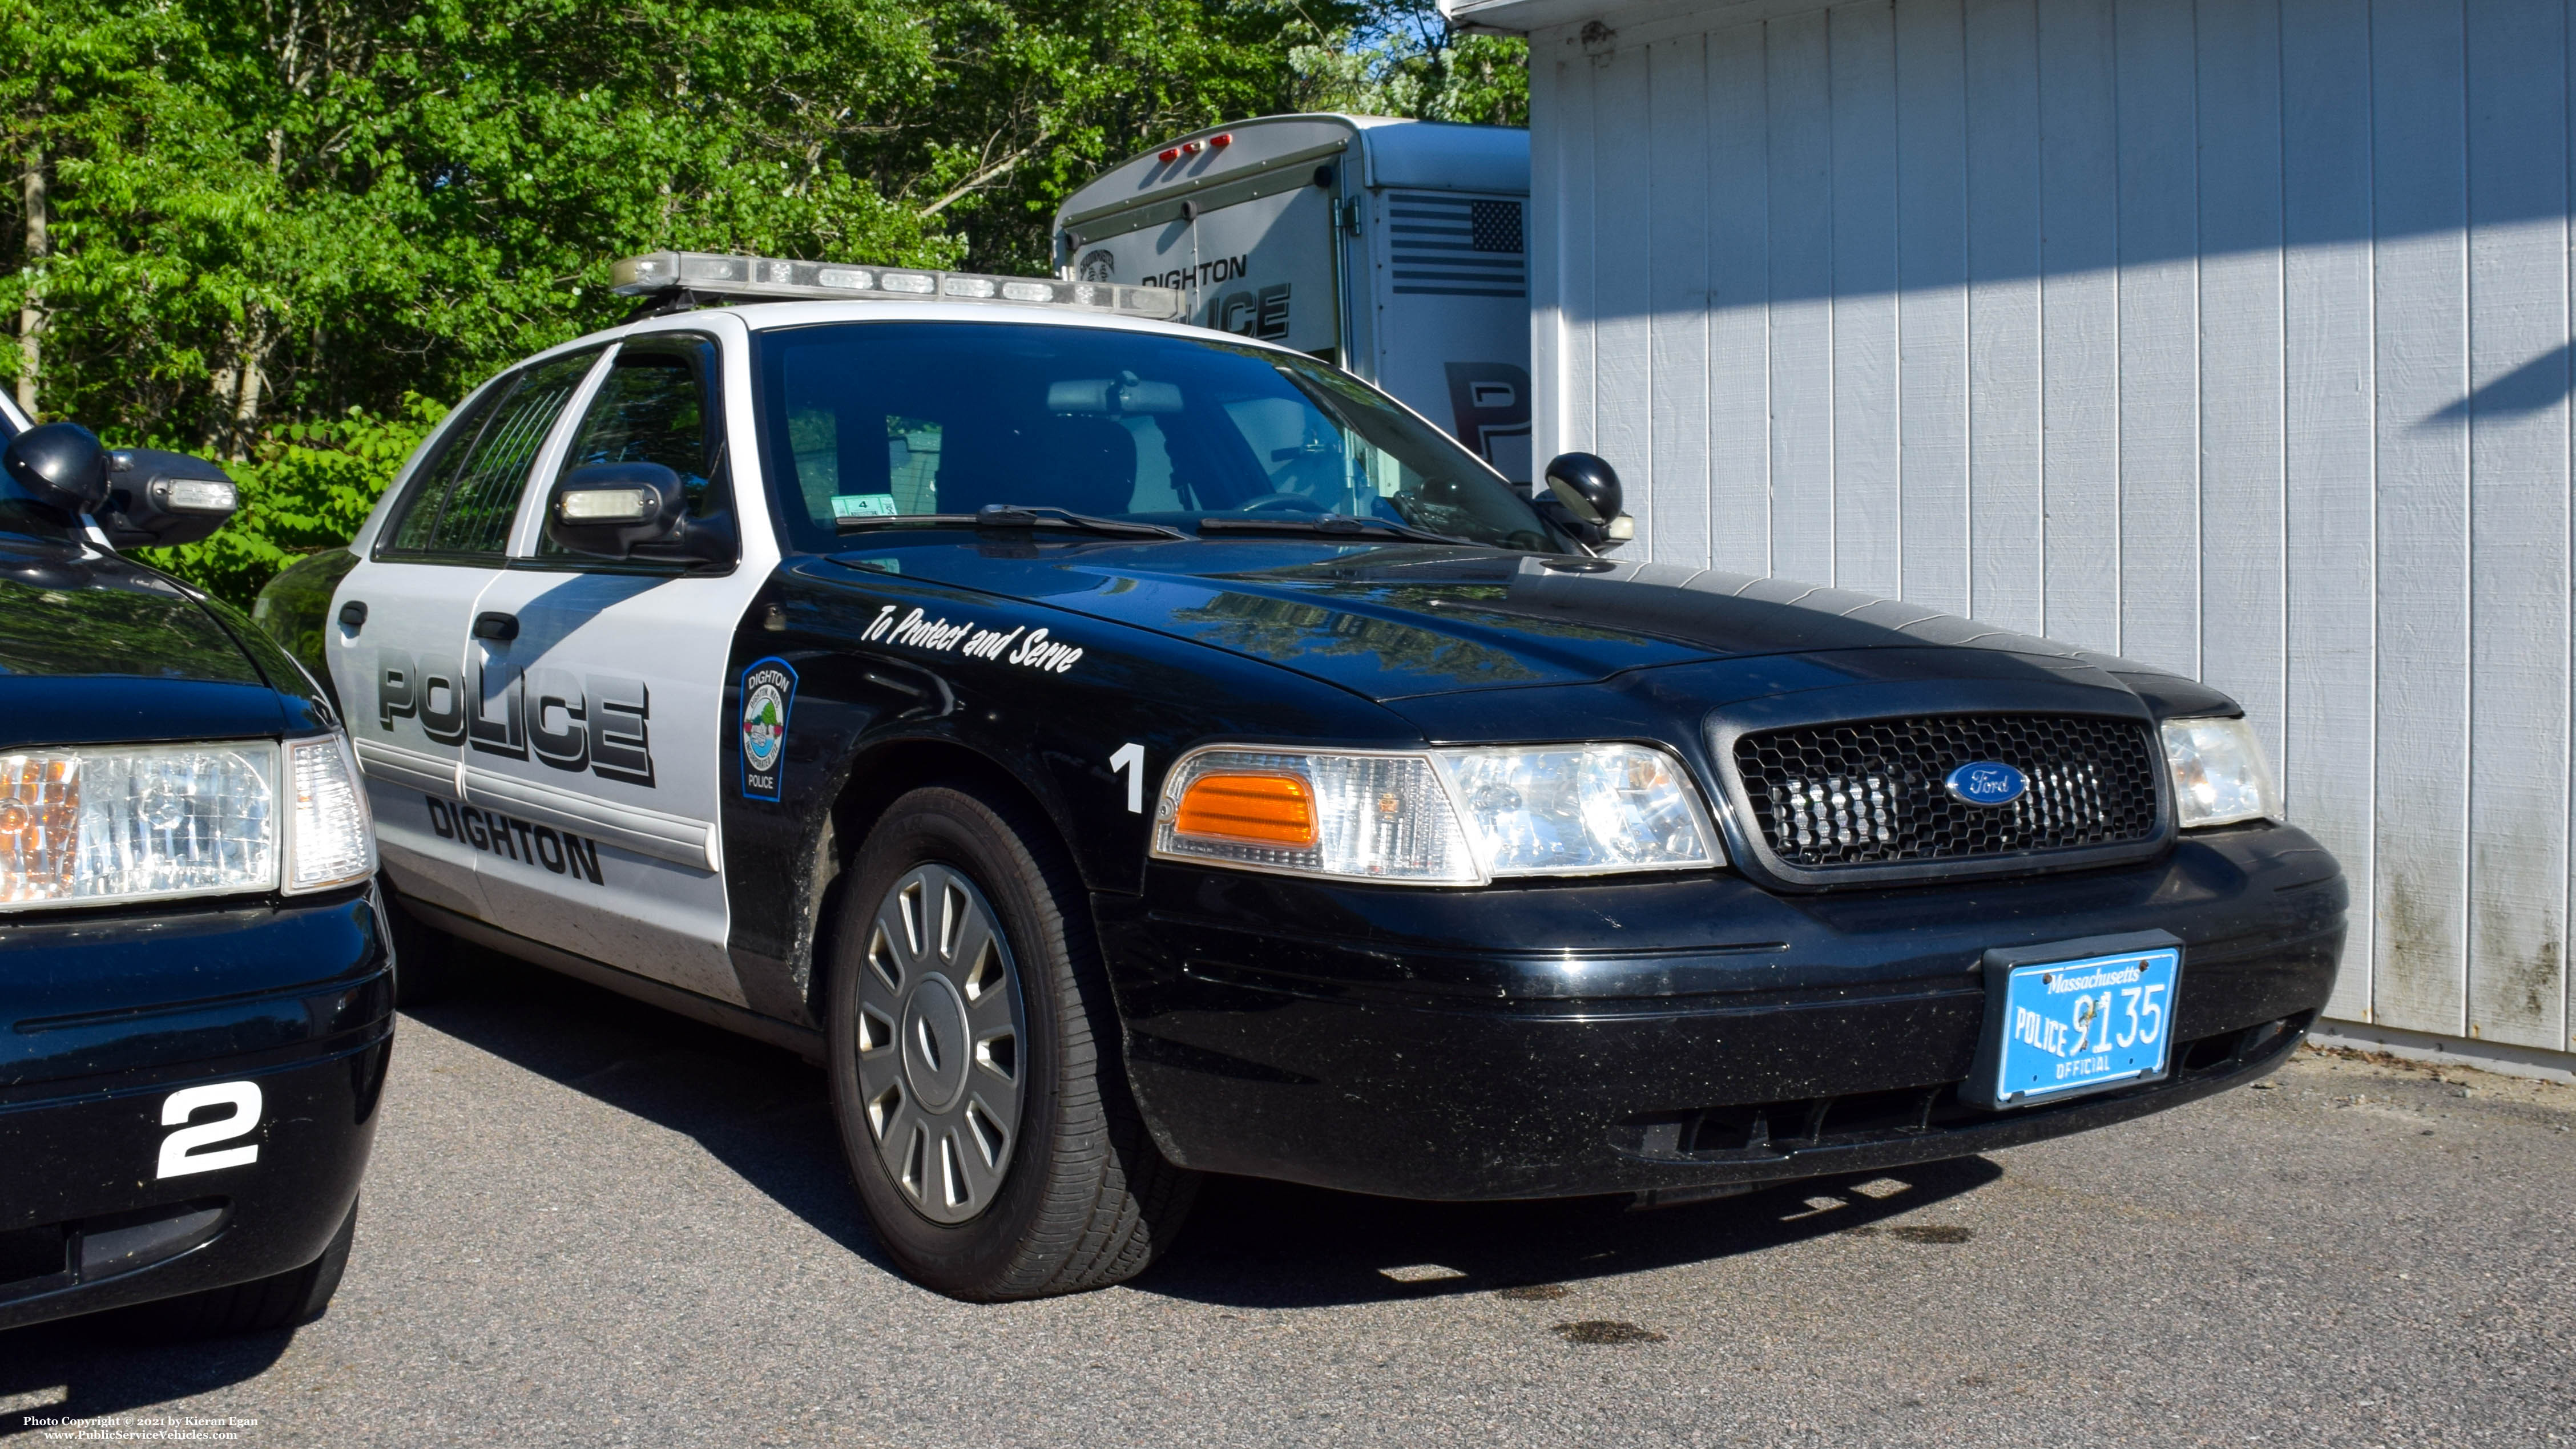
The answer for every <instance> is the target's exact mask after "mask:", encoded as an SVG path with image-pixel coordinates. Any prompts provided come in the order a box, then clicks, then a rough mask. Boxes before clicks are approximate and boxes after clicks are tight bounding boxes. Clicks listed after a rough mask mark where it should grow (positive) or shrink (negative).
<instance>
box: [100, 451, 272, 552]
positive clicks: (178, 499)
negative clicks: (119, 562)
mask: <svg viewBox="0 0 2576 1449" xmlns="http://www.w3.org/2000/svg"><path fill="white" fill-rule="evenodd" d="M240 508H241V490H240V489H238V488H236V487H234V486H233V480H232V479H231V477H230V476H228V475H227V474H226V473H225V472H224V470H223V469H221V468H218V467H216V466H215V465H214V464H212V463H209V462H207V461H206V460H205V459H203V458H192V457H190V456H188V455H187V454H185V453H165V452H162V451H161V450H159V449H158V448H118V449H116V450H115V451H114V452H111V453H109V454H108V455H107V498H106V500H105V501H104V502H103V503H101V504H100V505H99V508H98V510H97V518H98V526H99V527H100V528H101V529H103V530H105V531H106V533H107V541H108V542H110V543H112V544H115V545H116V546H117V547H118V548H169V547H172V546H174V545H177V544H182V543H203V542H205V541H206V540H207V539H209V538H211V537H213V536H214V533H215V530H216V529H219V528H221V527H223V526H224V524H225V523H227V522H228V521H230V520H231V518H232V516H233V514H234V513H235V512H236V511H238V510H239V509H240Z"/></svg>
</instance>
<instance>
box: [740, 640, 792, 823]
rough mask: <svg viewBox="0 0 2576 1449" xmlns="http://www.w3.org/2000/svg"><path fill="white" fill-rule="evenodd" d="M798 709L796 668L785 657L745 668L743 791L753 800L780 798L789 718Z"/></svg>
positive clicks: (743, 691) (744, 795)
mask: <svg viewBox="0 0 2576 1449" xmlns="http://www.w3.org/2000/svg"><path fill="white" fill-rule="evenodd" d="M795 709H796V671H795V670H794V669H792V668H790V667H789V666H788V663H787V661H786V660H784V659H775V658H772V659H763V660H761V661H759V662H758V663H756V664H753V665H751V666H750V667H749V668H747V669H745V670H743V672H742V793H743V797H744V798H745V799H749V800H775V799H777V798H778V779H779V776H780V775H781V774H783V773H784V770H783V769H782V768H781V767H782V766H783V765H784V764H785V763H786V760H787V719H788V716H789V715H790V714H792V713H794V712H795Z"/></svg>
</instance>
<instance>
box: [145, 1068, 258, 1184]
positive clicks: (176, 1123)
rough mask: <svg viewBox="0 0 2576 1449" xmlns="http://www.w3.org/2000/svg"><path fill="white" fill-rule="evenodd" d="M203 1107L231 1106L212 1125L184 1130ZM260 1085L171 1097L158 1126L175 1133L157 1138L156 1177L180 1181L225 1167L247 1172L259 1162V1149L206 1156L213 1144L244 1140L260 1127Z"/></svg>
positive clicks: (215, 1087)
mask: <svg viewBox="0 0 2576 1449" xmlns="http://www.w3.org/2000/svg"><path fill="white" fill-rule="evenodd" d="M202 1107H230V1108H232V1109H233V1114H232V1115H231V1116H229V1117H218V1118H216V1119H215V1120H214V1121H212V1122H200V1123H197V1124H196V1125H195V1126H193V1127H191V1126H185V1125H183V1124H184V1123H186V1122H187V1120H188V1119H189V1118H190V1117H193V1116H195V1115H196V1114H197V1111H198V1109H199V1108H202ZM259 1107H260V1097H259V1083H257V1082H216V1083H214V1084H212V1085H211V1086H204V1087H188V1088H185V1089H183V1090H181V1091H176V1092H172V1093H171V1094H170V1096H169V1099H168V1100H166V1101H164V1102H163V1103H162V1104H161V1125H162V1126H164V1127H177V1128H178V1129H179V1130H178V1131H176V1132H173V1133H171V1134H170V1135H169V1136H167V1137H164V1138H162V1139H161V1170H160V1172H158V1173H157V1174H155V1176H159V1177H185V1176H187V1175H188V1174H190V1173H192V1172H216V1171H220V1170H222V1169H223V1168H227V1167H247V1166H249V1165H250V1164H252V1163H254V1162H257V1161H259V1144H258V1143H256V1142H253V1143H250V1144H248V1145H246V1146H242V1147H226V1148H223V1149H220V1150H218V1151H208V1150H207V1149H208V1148H211V1147H214V1145H215V1144H216V1143H218V1142H230V1141H232V1140H233V1139H234V1138H236V1137H247V1136H249V1135H250V1134H251V1133H252V1132H253V1131H255V1130H257V1128H258V1127H259Z"/></svg>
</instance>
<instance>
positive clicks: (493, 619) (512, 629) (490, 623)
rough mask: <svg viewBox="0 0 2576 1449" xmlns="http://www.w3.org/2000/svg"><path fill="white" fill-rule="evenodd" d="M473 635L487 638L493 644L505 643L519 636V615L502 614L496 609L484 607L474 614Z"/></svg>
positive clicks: (478, 637)
mask: <svg viewBox="0 0 2576 1449" xmlns="http://www.w3.org/2000/svg"><path fill="white" fill-rule="evenodd" d="M474 637H475V638H477V639H489V640H491V641H492V642H493V643H495V644H507V643H509V642H510V641H511V640H513V639H516V638H518V637H519V616H518V615H516V614H504V613H502V612H501V611H500V610H498V609H486V610H484V611H483V612H482V613H480V614H477V615H475V616H474Z"/></svg>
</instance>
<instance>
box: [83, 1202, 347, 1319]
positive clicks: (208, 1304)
mask: <svg viewBox="0 0 2576 1449" xmlns="http://www.w3.org/2000/svg"><path fill="white" fill-rule="evenodd" d="M357 1237H358V1205H357V1204H356V1203H354V1202H353V1203H351V1204H349V1216H348V1217H346V1218H344V1219H342V1220H341V1223H340V1231H339V1232H337V1233H334V1234H332V1236H331V1245H330V1246H329V1247H327V1248H324V1249H323V1250H322V1256H321V1257H319V1258H316V1259H314V1260H313V1261H312V1262H310V1263H307V1264H305V1265H304V1266H303V1267H301V1268H291V1269H289V1270H287V1271H286V1272H283V1273H279V1274H276V1275H274V1276H272V1277H267V1278H255V1279H253V1280H251V1281H250V1282H248V1283H236V1284H234V1285H232V1286H231V1287H229V1288H209V1289H207V1290H206V1291H204V1292H202V1293H190V1294H187V1295H185V1296H183V1297H178V1298H165V1299H163V1300H162V1301H160V1302H158V1303H146V1304H143V1305H141V1306H140V1307H138V1308H135V1309H133V1310H132V1312H133V1313H134V1314H135V1315H136V1316H137V1317H138V1318H139V1319H140V1320H141V1321H142V1326H143V1327H144V1328H145V1330H146V1331H147V1332H148V1333H149V1334H150V1335H151V1336H153V1337H157V1338H221V1337H228V1336H230V1335H233V1334H238V1333H273V1332H275V1331H276V1330H278V1329H281V1328H298V1327H301V1326H303V1325H304V1324H307V1323H310V1322H312V1321H313V1320H314V1319H317V1318H319V1317H321V1316H322V1312H323V1310H324V1309H326V1308H328V1307H330V1305H331V1295H332V1294H334V1293H337V1292H339V1291H340V1275H341V1274H342V1273H344V1272H346V1271H348V1267H349V1247H350V1245H351V1244H352V1243H354V1242H356V1241H357Z"/></svg>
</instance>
